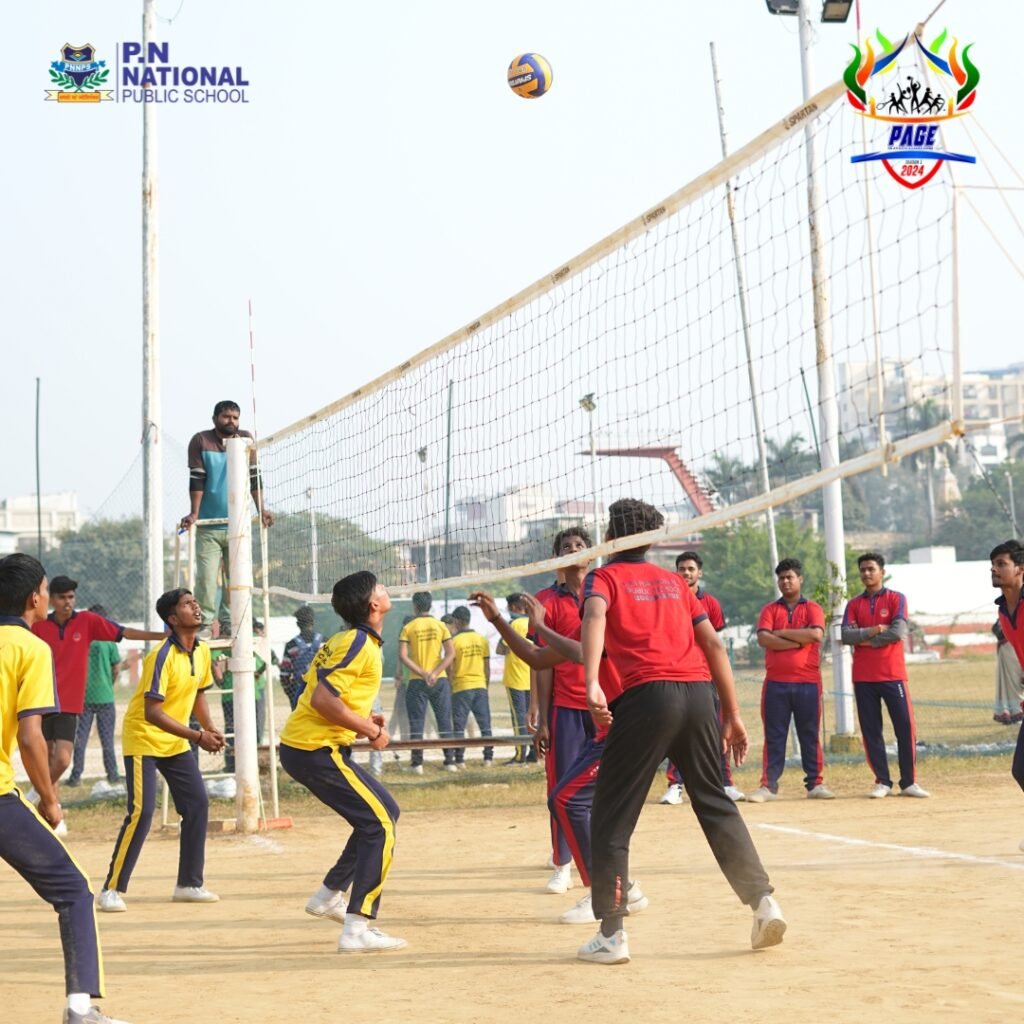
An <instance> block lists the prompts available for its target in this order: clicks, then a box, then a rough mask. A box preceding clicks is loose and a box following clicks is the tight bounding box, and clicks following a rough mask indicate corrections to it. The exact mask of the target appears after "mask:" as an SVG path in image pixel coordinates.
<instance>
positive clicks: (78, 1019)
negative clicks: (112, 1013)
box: [61, 1006, 128, 1024]
mask: <svg viewBox="0 0 1024 1024" xmlns="http://www.w3.org/2000/svg"><path fill="white" fill-rule="evenodd" d="M61 1022H62V1024H128V1022H127V1021H123V1020H115V1019H114V1018H113V1017H108V1016H107V1015H106V1014H105V1013H104V1012H103V1011H102V1010H101V1009H100V1008H99V1007H98V1006H90V1007H89V1009H88V1011H87V1012H86V1013H75V1011H74V1010H72V1009H71V1008H70V1007H67V1006H65V1007H64V1016H63V1017H62V1018H61Z"/></svg>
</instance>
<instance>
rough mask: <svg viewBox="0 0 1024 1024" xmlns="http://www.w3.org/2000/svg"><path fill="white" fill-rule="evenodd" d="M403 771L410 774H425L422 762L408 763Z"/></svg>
mask: <svg viewBox="0 0 1024 1024" xmlns="http://www.w3.org/2000/svg"><path fill="white" fill-rule="evenodd" d="M402 771H403V772H408V773H409V774H410V775H422V774H423V765H421V764H409V765H406V766H405V767H404V768H403V769H402Z"/></svg>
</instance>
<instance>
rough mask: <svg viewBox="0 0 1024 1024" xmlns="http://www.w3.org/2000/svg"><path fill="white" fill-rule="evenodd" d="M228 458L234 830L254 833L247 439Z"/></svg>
mask: <svg viewBox="0 0 1024 1024" xmlns="http://www.w3.org/2000/svg"><path fill="white" fill-rule="evenodd" d="M224 444H225V447H226V448H227V453H228V579H229V582H228V593H229V595H230V604H231V636H232V645H231V657H230V658H229V659H228V668H229V669H230V670H231V678H232V683H233V685H232V689H233V691H234V693H233V696H232V700H233V702H234V708H235V782H236V788H235V828H236V829H237V831H239V832H255V831H256V830H257V828H258V827H259V805H260V774H259V762H258V757H257V749H256V678H255V670H256V661H255V658H254V657H253V635H252V616H253V603H252V592H253V580H252V520H251V511H250V510H251V507H252V499H251V498H250V496H249V445H250V444H251V442H250V441H249V440H248V439H247V438H241V437H232V438H229V439H228V440H227V441H225V442H224Z"/></svg>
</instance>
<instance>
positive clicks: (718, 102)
mask: <svg viewBox="0 0 1024 1024" xmlns="http://www.w3.org/2000/svg"><path fill="white" fill-rule="evenodd" d="M711 72H712V75H713V77H714V80H715V106H716V108H717V110H718V134H719V137H720V139H721V141H722V159H723V160H724V159H726V158H727V157H728V156H729V144H728V142H727V141H726V135H725V107H724V105H723V104H722V87H721V84H720V82H719V79H718V55H717V53H716V52H715V44H714V43H712V44H711ZM725 203H726V208H727V210H728V212H729V227H730V228H731V229H732V254H733V267H734V268H735V271H736V296H737V298H738V300H739V307H740V322H741V324H742V325H743V345H744V347H745V348H746V352H747V379H748V380H749V382H750V407H751V411H752V412H753V416H754V435H755V437H756V438H757V468H758V474H757V475H758V482H759V484H760V487H761V493H762V494H767V493H768V492H769V491H770V490H771V489H772V485H771V479H770V477H769V475H768V450H767V447H766V445H765V438H764V424H763V422H762V420H761V391H760V388H758V386H757V374H756V373H755V371H754V353H753V345H752V343H751V339H750V317H749V316H748V314H747V287H746V282H745V281H744V275H743V257H742V256H741V254H740V236H739V229H738V228H737V227H736V203H735V200H734V199H733V194H732V182H731V181H727V182H726V183H725ZM765 516H766V519H767V523H768V559H769V561H770V562H771V565H770V566H769V571H770V574H771V576H772V578H773V579H774V577H775V567H776V566H777V565H778V564H779V542H778V540H777V539H776V536H775V512H774V510H773V509H771V508H768V509H766V510H765Z"/></svg>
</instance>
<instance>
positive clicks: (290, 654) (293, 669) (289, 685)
mask: <svg viewBox="0 0 1024 1024" xmlns="http://www.w3.org/2000/svg"><path fill="white" fill-rule="evenodd" d="M295 624H296V625H297V626H298V627H299V632H298V634H297V635H296V636H293V637H292V638H291V640H289V641H288V643H287V644H285V648H284V657H283V658H282V659H281V689H282V690H284V694H285V696H286V697H287V698H288V703H289V704H290V705H291V708H292V711H294V710H295V705H296V704H298V702H299V694H301V693H302V687H303V685H304V683H303V679H302V677H303V676H304V675H305V674H306V669H308V668H309V664H310V662H311V661H312V660H313V658H314V656H315V655H316V652H317V651H319V650H320V648H321V647H323V645H324V640H325V639H326V638H325V637H324V635H323V633H318V632H317V630H316V615H315V614H314V612H313V609H312V608H310V607H309V605H308V604H304V605H303V606H302V607H301V608H296V610H295Z"/></svg>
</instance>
